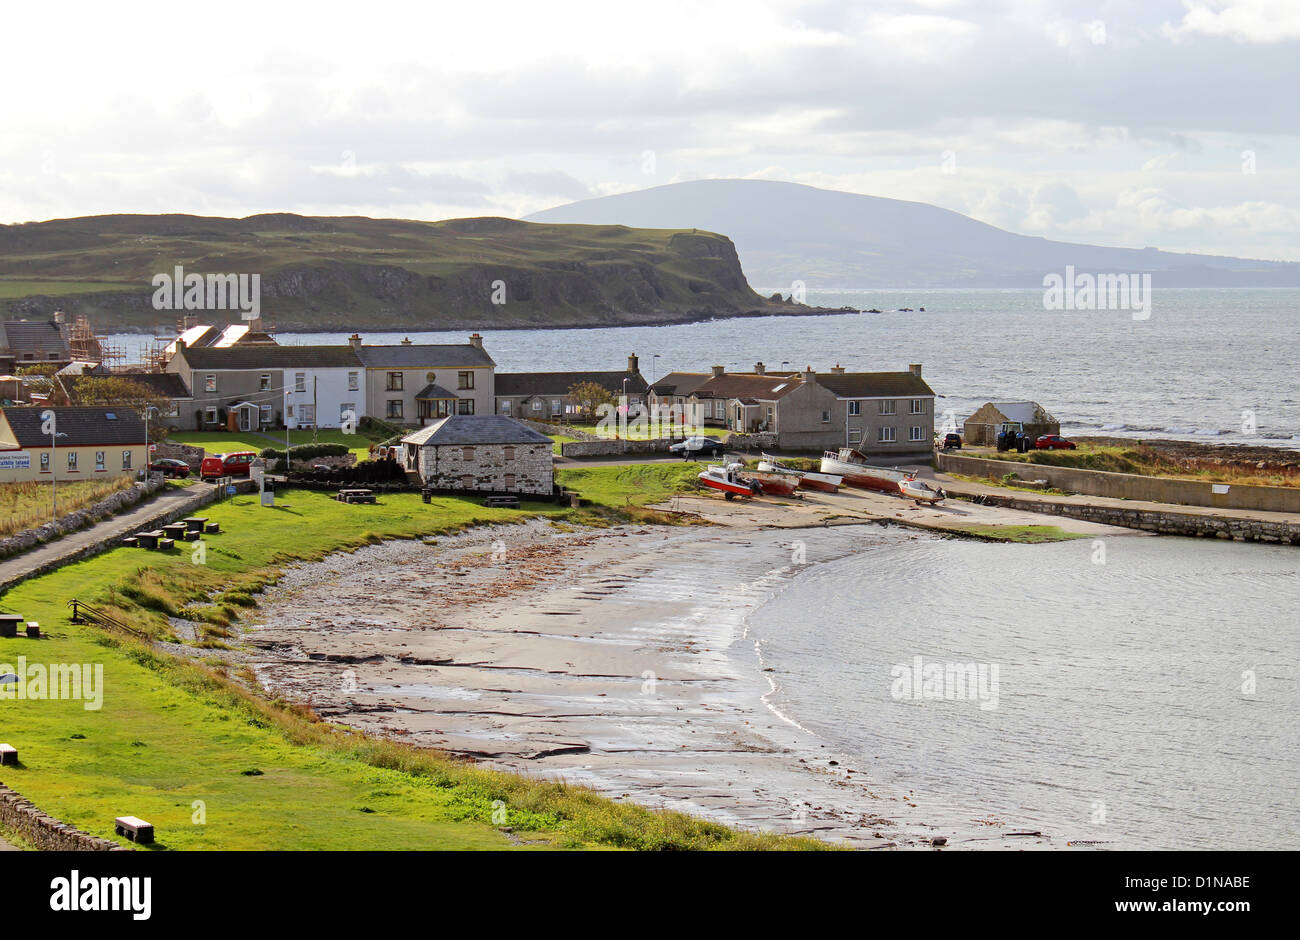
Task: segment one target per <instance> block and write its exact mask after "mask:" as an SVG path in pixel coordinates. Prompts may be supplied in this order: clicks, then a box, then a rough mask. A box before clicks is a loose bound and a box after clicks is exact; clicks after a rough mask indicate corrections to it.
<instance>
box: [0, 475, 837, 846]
mask: <svg viewBox="0 0 1300 940" xmlns="http://www.w3.org/2000/svg"><path fill="white" fill-rule="evenodd" d="M600 469H604V470H615V471H621V470H622V469H623V468H600ZM580 472H584V473H590V472H591V471H580ZM601 476H613V477H615V478H617V477H619V474H618V473H615V474H597V477H601ZM588 482H590V483H592V484H593V485H592V490H593V492H594V490H595V489H596V488H597V487H596V486H595V482H596V480H595V478H588ZM665 483H666V481H661V482H660V483H659V484H656V485H664V484H665ZM599 488H600V490H601V492H604V493H614V492H618V491H621V490H623V489H628V490H632V489H636V486H635V484H634V483H632V482H631V481H629V480H621V479H615V480H614V481H606V482H604V483H603V485H602V486H601V487H599ZM650 489H651V487H650V486H649V485H647V486H646V487H643V488H641V489H640V490H637V491H638V492H644V493H645V494H646V495H649V491H650ZM277 502H278V503H279V505H278V506H276V507H275V508H274V509H267V508H263V507H261V506H259V505H257V504H256V501H255V500H254V499H251V498H248V497H236V498H234V499H232V500H229V501H227V502H224V503H220V504H216V505H214V506H212V507H211V508H210V509H208V510H205V512H206V514H207V515H208V516H210V517H211V518H212V519H213V520H215V521H218V522H220V523H221V526H222V529H223V530H224V531H223V533H222V534H220V535H215V536H209V537H208V538H207V563H206V564H203V565H198V564H193V563H192V562H191V555H190V547H189V546H186V547H185V548H184V549H183V550H181V551H178V552H177V553H175V554H172V555H164V554H160V553H154V552H144V551H142V550H140V549H126V548H121V549H115V550H113V551H111V552H108V553H105V554H103V555H99V556H96V557H95V558H92V559H88V560H86V561H82V562H78V563H76V564H72V565H68V566H66V567H64V568H61V569H59V570H57V571H55V572H52V573H50V574H47V575H44V576H42V577H39V578H35V579H33V580H30V581H27V582H25V583H23V584H21V585H19V586H18V587H16V588H14V589H13V590H11V591H10V592H8V593H7V594H6V595H5V596H4V597H3V599H2V604H3V607H4V608H6V609H7V610H9V611H15V612H21V613H22V614H23V615H24V616H25V617H27V618H28V619H33V620H39V621H40V622H41V625H42V627H43V629H44V632H45V633H46V636H47V638H46V639H43V640H41V641H40V642H33V641H30V640H26V639H5V640H0V664H5V663H7V664H9V665H11V666H12V665H14V664H15V663H16V662H17V658H18V657H19V656H26V657H27V658H28V659H29V660H30V661H32V662H41V663H100V664H102V665H103V669H104V696H103V707H102V709H100V710H99V711H87V710H85V709H84V708H83V704H82V702H80V701H74V700H57V699H44V700H17V699H13V700H7V701H3V702H0V707H2V708H3V709H5V714H6V721H5V724H6V726H7V727H8V728H9V729H10V730H9V731H7V732H6V740H8V741H9V742H10V743H13V744H14V745H15V746H17V747H18V748H19V750H20V753H21V757H22V761H23V762H22V764H21V765H20V766H19V767H15V768H7V769H6V774H5V778H4V779H5V783H7V784H9V785H10V786H12V787H14V788H15V789H17V790H18V791H19V792H21V793H22V794H23V795H24V796H26V797H28V798H29V799H31V800H32V801H33V802H34V803H36V805H37V806H39V807H41V808H42V809H43V810H45V811H46V812H49V813H51V814H52V815H54V816H56V817H58V818H60V819H63V820H64V821H66V822H69V823H71V824H73V825H76V826H78V827H80V828H82V829H84V830H86V831H88V832H91V833H94V834H96V835H100V836H105V837H110V838H111V837H112V820H113V818H114V817H115V816H119V815H123V814H127V813H129V814H133V815H137V816H141V817H143V818H145V819H148V820H149V821H150V822H152V823H154V825H155V826H157V827H158V841H159V847H160V848H168V849H215V848H221V849H265V848H275V849H295V850H306V849H367V848H368V849H435V848H446V849H484V848H506V847H509V845H510V843H509V842H508V840H507V838H506V837H505V836H504V835H503V834H501V833H500V832H498V831H497V830H496V828H495V827H494V826H493V825H492V823H491V815H492V810H493V801H495V800H502V801H504V802H505V804H506V807H507V814H508V815H507V823H508V824H509V825H511V826H513V827H514V828H515V830H516V832H517V833H521V834H524V837H526V838H538V839H541V840H543V841H544V843H545V845H546V846H557V847H565V846H572V847H588V846H597V847H622V848H649V849H655V848H659V849H662V848H714V847H724V848H802V847H817V845H816V843H813V842H811V841H808V840H789V839H782V838H778V837H774V836H756V835H747V834H743V833H737V832H735V831H733V830H730V829H727V828H726V827H723V826H720V825H716V824H712V823H707V822H703V821H701V820H698V819H694V818H691V817H687V816H684V815H681V814H677V813H667V812H653V811H650V810H647V809H644V808H640V807H636V806H631V805H624V804H616V803H613V802H611V801H609V800H605V799H602V798H600V797H598V796H596V795H595V794H594V793H591V792H590V791H587V790H583V789H581V788H576V787H570V786H566V785H564V784H563V783H548V782H540V781H534V780H529V779H527V778H523V777H518V776H514V775H510V774H502V773H495V772H491V771H486V770H483V769H480V768H477V767H474V766H472V765H469V764H466V763H464V762H461V761H455V760H452V759H450V758H448V757H446V756H445V755H442V754H440V753H438V752H434V751H427V750H419V749H415V748H411V747H407V746H405V745H402V744H399V743H393V742H388V741H383V740H378V739H373V738H370V737H367V736H364V735H361V734H358V733H355V732H350V731H348V730H346V729H341V728H338V727H336V726H332V725H328V724H325V723H322V722H319V721H317V720H315V718H314V716H313V715H311V713H310V712H309V711H307V710H306V709H303V708H301V707H291V706H288V705H286V704H285V703H277V702H269V701H267V700H266V699H265V698H264V697H263V696H262V695H261V694H260V692H256V691H250V690H249V687H246V686H245V684H242V683H239V682H236V681H235V680H234V678H233V677H232V676H230V675H228V674H227V672H226V669H225V667H221V666H220V665H205V664H203V663H196V662H192V661H186V660H182V659H179V658H175V657H172V656H170V655H169V654H164V653H161V652H157V651H155V650H154V649H153V648H151V647H150V646H148V645H146V644H145V643H143V642H141V641H139V640H137V639H134V638H132V637H129V636H119V635H113V634H109V633H107V632H104V631H102V630H100V629H99V628H96V627H93V626H88V625H76V624H72V623H70V622H69V621H68V620H67V611H66V610H65V608H64V602H65V601H66V600H67V599H69V598H71V597H77V598H79V599H81V600H85V601H87V602H89V603H94V604H98V605H99V606H101V607H102V608H105V609H108V610H111V611H113V612H114V613H116V614H117V615H118V616H119V617H121V618H123V619H126V620H128V621H129V622H130V623H132V624H133V625H134V626H135V627H137V628H139V629H141V630H144V631H146V632H148V633H149V634H150V635H153V636H156V637H166V636H169V635H170V634H171V632H172V631H171V628H170V626H169V624H168V622H167V620H166V614H167V613H168V612H177V611H183V610H188V611H189V612H191V616H196V617H198V616H202V617H203V618H204V619H205V620H206V621H207V622H208V624H209V628H210V630H211V632H212V635H213V639H214V641H220V639H221V638H220V634H221V633H222V632H223V630H222V628H223V624H225V623H228V622H230V621H232V620H234V619H235V618H237V617H239V616H240V614H241V612H242V611H243V610H244V609H245V608H246V607H247V606H248V603H249V602H250V601H251V600H255V598H256V596H257V592H258V591H259V590H261V589H263V588H265V587H266V586H268V585H269V584H272V583H273V582H274V580H275V578H276V577H277V574H278V572H279V571H280V570H281V569H282V568H283V566H285V565H287V564H289V563H291V562H293V561H299V560H309V559H316V558H320V557H322V556H323V555H325V554H326V553H328V552H330V551H334V550H338V549H350V548H355V547H358V546H361V545H364V544H368V543H372V542H375V541H378V540H381V539H383V538H388V537H402V536H421V535H428V534H431V533H441V532H448V531H452V530H454V529H457V528H459V527H463V526H466V525H471V524H474V523H479V522H501V521H504V520H510V519H517V518H523V517H526V516H529V515H534V514H536V513H538V512H544V513H546V514H549V515H551V516H552V517H553V518H555V519H562V518H566V517H567V516H568V515H570V513H571V511H569V510H562V509H560V508H559V507H556V506H553V505H551V506H545V505H542V504H535V505H534V504H525V508H524V509H522V510H499V509H486V508H484V507H482V506H479V505H478V504H477V502H475V501H469V500H460V499H449V498H442V499H437V498H436V499H434V500H433V502H432V503H431V504H427V505H426V504H423V503H422V502H421V501H420V498H419V496H418V495H416V494H393V495H387V496H383V497H381V499H380V501H379V503H378V504H377V505H374V506H344V505H342V504H339V503H337V502H335V501H333V500H331V499H329V498H327V497H326V496H325V495H324V494H320V493H313V492H306V491H286V492H284V493H283V494H279V495H278V497H277ZM236 629H237V626H236ZM227 639H229V638H227ZM248 685H249V686H252V687H254V688H255V686H254V685H253V684H252V683H249V684H248ZM250 771H258V773H250ZM195 801H201V803H202V807H203V811H204V813H205V814H206V821H205V823H204V824H202V825H198V824H195V822H194V821H193V816H194V814H195V813H196V812H197V811H198V810H197V808H196V806H195Z"/></svg>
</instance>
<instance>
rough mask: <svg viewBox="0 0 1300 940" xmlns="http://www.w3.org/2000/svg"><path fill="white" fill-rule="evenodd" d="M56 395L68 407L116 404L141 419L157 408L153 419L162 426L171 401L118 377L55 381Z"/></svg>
mask: <svg viewBox="0 0 1300 940" xmlns="http://www.w3.org/2000/svg"><path fill="white" fill-rule="evenodd" d="M55 387H56V394H57V395H58V397H59V398H60V399H62V400H63V401H62V403H63V404H68V405H118V406H120V407H123V408H130V409H131V410H132V411H134V412H135V413H136V414H138V415H139V416H140V417H141V418H143V417H144V416H145V411H147V410H148V409H149V408H157V409H158V411H157V414H156V415H155V416H154V420H156V421H158V422H159V426H160V427H161V424H162V419H163V416H165V415H166V414H167V412H168V411H170V410H171V400H170V399H168V398H167V397H166V396H164V395H161V394H159V393H158V392H157V391H155V390H154V389H153V388H152V387H150V386H148V385H145V384H144V383H143V382H133V381H131V379H129V378H126V377H124V376H120V375H65V376H60V377H59V378H58V379H57V380H56V386H55Z"/></svg>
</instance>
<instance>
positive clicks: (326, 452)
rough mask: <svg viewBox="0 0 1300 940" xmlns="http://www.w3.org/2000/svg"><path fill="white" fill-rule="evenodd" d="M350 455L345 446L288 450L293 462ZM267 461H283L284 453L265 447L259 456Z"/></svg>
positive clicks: (322, 445) (332, 445) (310, 446)
mask: <svg viewBox="0 0 1300 940" xmlns="http://www.w3.org/2000/svg"><path fill="white" fill-rule="evenodd" d="M348 453H351V449H350V448H349V447H348V445H347V444H299V445H298V446H297V447H290V448H289V456H290V457H292V458H293V459H294V460H311V459H312V458H313V457H342V456H344V455H345V454H348ZM260 456H262V457H264V458H266V459H267V460H284V451H283V450H276V449H275V448H274V447H267V448H265V449H263V450H262V452H261V455H260Z"/></svg>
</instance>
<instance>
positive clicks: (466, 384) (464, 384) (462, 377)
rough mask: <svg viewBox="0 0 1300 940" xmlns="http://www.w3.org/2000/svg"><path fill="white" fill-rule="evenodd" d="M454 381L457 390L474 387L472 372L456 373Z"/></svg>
mask: <svg viewBox="0 0 1300 940" xmlns="http://www.w3.org/2000/svg"><path fill="white" fill-rule="evenodd" d="M456 381H457V383H458V384H457V386H456V387H457V388H473V387H474V373H473V372H457V373H456Z"/></svg>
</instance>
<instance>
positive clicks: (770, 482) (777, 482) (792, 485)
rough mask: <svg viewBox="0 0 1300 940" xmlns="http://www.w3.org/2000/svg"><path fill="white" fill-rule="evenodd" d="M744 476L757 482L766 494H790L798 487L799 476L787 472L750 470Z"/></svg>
mask: <svg viewBox="0 0 1300 940" xmlns="http://www.w3.org/2000/svg"><path fill="white" fill-rule="evenodd" d="M745 476H746V477H747V478H748V479H750V480H753V481H754V482H755V483H757V484H758V485H759V486H760V487H761V488H762V490H763V492H764V493H766V494H767V495H768V496H790V495H792V494H793V493H794V491H795V490H797V489H798V488H799V478H798V477H796V476H794V475H792V474H789V473H768V472H765V471H762V470H750V471H749V472H747V473H746V474H745Z"/></svg>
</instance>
